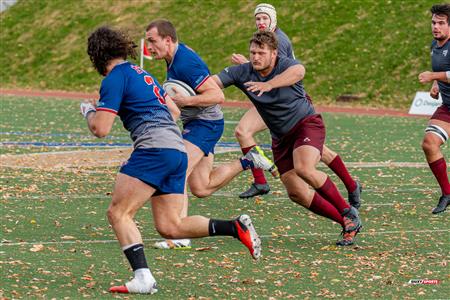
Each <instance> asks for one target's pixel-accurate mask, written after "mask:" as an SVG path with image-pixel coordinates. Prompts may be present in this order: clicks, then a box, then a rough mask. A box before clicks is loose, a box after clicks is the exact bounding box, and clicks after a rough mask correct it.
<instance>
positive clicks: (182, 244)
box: [153, 140, 246, 249]
mask: <svg viewBox="0 0 450 300" xmlns="http://www.w3.org/2000/svg"><path fill="white" fill-rule="evenodd" d="M184 142H185V146H186V150H187V152H188V168H187V172H186V174H187V175H186V176H187V182H188V184H189V188H190V190H191V192H192V193H193V194H194V195H195V196H197V197H207V196H210V195H211V194H212V193H213V192H215V191H217V190H218V189H220V188H221V187H223V186H225V185H226V184H227V183H228V182H230V181H231V180H232V179H233V178H234V177H236V175H238V174H239V173H240V172H242V171H243V170H244V168H243V165H242V160H246V159H245V158H242V159H239V160H235V161H233V162H231V163H228V164H226V165H222V166H219V167H217V168H213V161H214V155H213V154H211V153H210V155H208V156H207V157H205V156H204V153H203V151H202V150H201V149H200V148H198V147H197V146H195V145H194V144H192V143H190V142H189V141H186V140H185V141H184ZM187 206H188V197H187V193H186V192H185V196H184V198H183V204H182V208H181V209H180V214H179V216H180V218H182V219H183V218H186V217H187V215H188V214H187V212H188V210H187ZM153 246H154V247H155V248H158V249H190V248H191V241H190V240H189V239H186V238H184V239H178V238H169V239H167V240H165V241H159V242H156V243H155V244H154V245H153Z"/></svg>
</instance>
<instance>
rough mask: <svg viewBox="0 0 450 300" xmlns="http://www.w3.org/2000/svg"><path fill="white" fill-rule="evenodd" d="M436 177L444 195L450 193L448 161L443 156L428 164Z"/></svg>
mask: <svg viewBox="0 0 450 300" xmlns="http://www.w3.org/2000/svg"><path fill="white" fill-rule="evenodd" d="M428 165H429V166H430V169H431V172H433V174H434V177H436V179H437V181H438V183H439V186H440V187H441V190H442V194H443V195H450V183H449V182H448V173H447V163H446V162H445V159H444V158H443V157H442V158H440V159H438V160H436V161H434V162H432V163H429V164H428Z"/></svg>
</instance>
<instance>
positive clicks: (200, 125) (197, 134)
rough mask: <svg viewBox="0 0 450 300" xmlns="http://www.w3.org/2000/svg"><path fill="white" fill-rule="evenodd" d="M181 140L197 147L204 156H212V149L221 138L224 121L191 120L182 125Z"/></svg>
mask: <svg viewBox="0 0 450 300" xmlns="http://www.w3.org/2000/svg"><path fill="white" fill-rule="evenodd" d="M183 127H184V129H183V139H185V140H187V141H189V142H191V143H192V144H194V145H195V146H197V147H199V148H200V149H201V150H202V151H203V153H204V154H205V156H208V155H209V153H212V154H214V147H215V146H216V144H217V142H218V141H219V140H220V138H221V137H222V133H223V130H224V121H223V119H221V120H215V121H210V120H191V121H189V122H187V123H186V124H184V126H183Z"/></svg>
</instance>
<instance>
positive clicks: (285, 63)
mask: <svg viewBox="0 0 450 300" xmlns="http://www.w3.org/2000/svg"><path fill="white" fill-rule="evenodd" d="M301 64H302V63H301V62H300V61H298V60H296V59H291V58H287V57H279V58H278V68H280V70H281V72H284V71H285V70H286V69H288V68H289V67H292V66H295V65H301Z"/></svg>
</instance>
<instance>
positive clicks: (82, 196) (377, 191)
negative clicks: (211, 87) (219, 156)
mask: <svg viewBox="0 0 450 300" xmlns="http://www.w3.org/2000/svg"><path fill="white" fill-rule="evenodd" d="M364 192H366V193H385V192H389V193H396V192H423V193H434V192H438V190H436V191H434V190H430V189H419V188H414V189H397V190H381V189H365V190H363V193H364ZM267 196H273V197H275V198H276V200H274V201H278V200H290V199H289V198H288V197H286V196H285V195H267ZM209 197H224V198H236V200H239V201H244V202H245V201H250V200H248V199H247V200H246V199H238V198H237V194H232V193H215V194H212V195H211V196H209ZM209 197H207V198H209ZM264 197H265V196H261V198H263V199H264ZM91 198H93V199H96V198H101V199H108V198H111V196H108V195H104V194H92V195H78V194H75V195H63V196H51V195H42V196H28V197H27V196H24V197H9V196H3V197H0V199H4V200H58V199H91ZM189 198H190V199H191V198H196V197H195V196H194V195H192V194H189ZM207 198H205V199H207ZM361 200H363V201H364V199H362V198H361ZM415 201H416V200H415ZM363 204H364V205H372V206H392V205H395V204H400V205H415V203H410V204H408V203H404V202H396V201H393V202H390V203H372V204H370V203H364V202H363Z"/></svg>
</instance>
